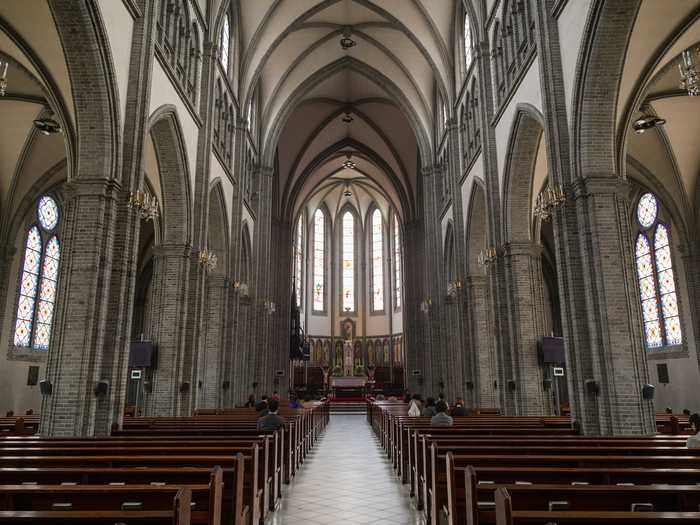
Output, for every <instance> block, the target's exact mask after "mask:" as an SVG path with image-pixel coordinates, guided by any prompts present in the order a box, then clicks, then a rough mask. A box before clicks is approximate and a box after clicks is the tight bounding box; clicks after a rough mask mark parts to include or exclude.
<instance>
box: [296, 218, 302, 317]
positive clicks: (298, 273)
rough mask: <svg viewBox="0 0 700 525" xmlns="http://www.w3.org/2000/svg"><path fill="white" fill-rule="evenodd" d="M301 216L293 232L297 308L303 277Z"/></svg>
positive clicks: (300, 303)
mask: <svg viewBox="0 0 700 525" xmlns="http://www.w3.org/2000/svg"><path fill="white" fill-rule="evenodd" d="M302 216H303V214H302V215H299V220H298V221H297V227H296V228H295V230H294V294H295V295H296V300H297V307H298V308H301V305H302V297H301V293H302V289H303V287H302V280H303V277H304V274H303V268H304V229H303V224H304V221H303V220H302Z"/></svg>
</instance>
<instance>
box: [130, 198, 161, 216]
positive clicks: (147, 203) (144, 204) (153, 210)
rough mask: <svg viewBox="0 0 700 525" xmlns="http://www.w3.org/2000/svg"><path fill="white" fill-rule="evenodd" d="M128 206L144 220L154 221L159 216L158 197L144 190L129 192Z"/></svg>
mask: <svg viewBox="0 0 700 525" xmlns="http://www.w3.org/2000/svg"><path fill="white" fill-rule="evenodd" d="M127 206H128V207H129V208H130V209H132V210H134V211H135V212H136V213H138V215H139V217H140V218H141V219H143V220H144V221H152V220H153V219H155V218H156V217H158V199H156V197H155V195H151V194H150V193H146V192H143V191H132V192H129V202H128V203H127Z"/></svg>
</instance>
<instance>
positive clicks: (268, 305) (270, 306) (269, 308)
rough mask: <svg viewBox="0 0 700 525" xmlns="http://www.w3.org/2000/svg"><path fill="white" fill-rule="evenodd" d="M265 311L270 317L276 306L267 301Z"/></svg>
mask: <svg viewBox="0 0 700 525" xmlns="http://www.w3.org/2000/svg"><path fill="white" fill-rule="evenodd" d="M265 311H266V312H267V315H272V314H274V313H275V312H276V311H277V305H276V304H275V303H274V302H273V301H270V300H269V299H268V300H266V301H265Z"/></svg>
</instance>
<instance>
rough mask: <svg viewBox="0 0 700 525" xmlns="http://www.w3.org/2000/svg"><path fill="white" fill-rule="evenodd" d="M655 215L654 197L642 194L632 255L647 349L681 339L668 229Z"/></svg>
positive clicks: (673, 342)
mask: <svg viewBox="0 0 700 525" xmlns="http://www.w3.org/2000/svg"><path fill="white" fill-rule="evenodd" d="M658 215H659V202H658V200H657V198H656V197H655V196H654V195H653V194H652V193H645V194H644V195H642V196H641V198H640V199H639V203H638V204H637V222H638V223H639V227H640V231H639V234H638V235H637V241H636V244H635V252H636V253H635V255H636V264H637V278H638V279H639V294H640V298H641V301H642V319H643V321H644V340H645V343H646V347H647V348H648V349H654V348H660V347H663V346H673V345H679V344H681V343H682V342H683V334H682V332H681V322H680V314H679V310H678V299H677V297H676V280H675V276H674V274H673V261H672V260H671V244H670V239H669V232H668V227H667V226H666V225H665V224H663V223H662V222H660V221H659V217H658Z"/></svg>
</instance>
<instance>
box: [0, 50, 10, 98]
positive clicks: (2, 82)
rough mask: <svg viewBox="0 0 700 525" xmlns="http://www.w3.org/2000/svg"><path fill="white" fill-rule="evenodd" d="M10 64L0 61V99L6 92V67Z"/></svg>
mask: <svg viewBox="0 0 700 525" xmlns="http://www.w3.org/2000/svg"><path fill="white" fill-rule="evenodd" d="M9 65H10V63H9V62H8V61H7V60H2V59H0V97H4V96H5V93H6V92H7V67H8V66H9Z"/></svg>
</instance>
